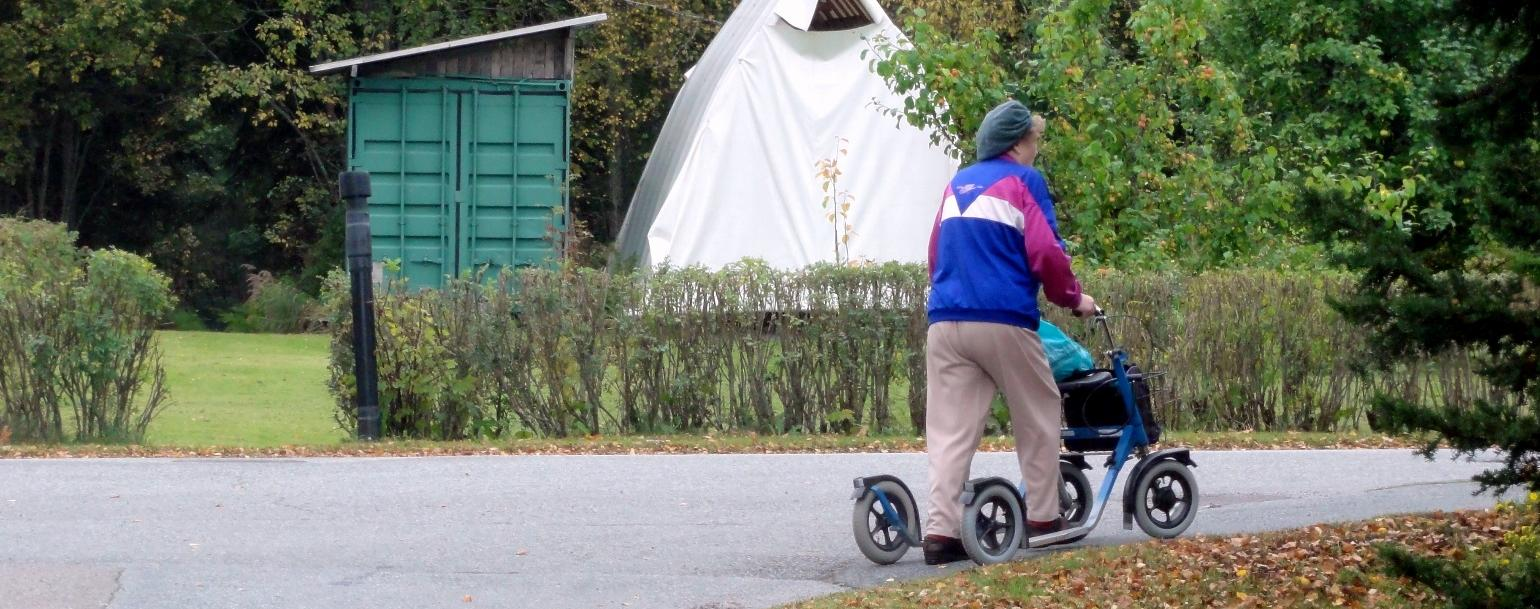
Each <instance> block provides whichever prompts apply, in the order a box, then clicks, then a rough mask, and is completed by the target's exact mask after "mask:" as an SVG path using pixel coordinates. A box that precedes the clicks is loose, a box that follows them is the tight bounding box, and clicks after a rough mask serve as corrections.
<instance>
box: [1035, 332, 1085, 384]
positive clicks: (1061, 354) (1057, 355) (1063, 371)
mask: <svg viewBox="0 0 1540 609" xmlns="http://www.w3.org/2000/svg"><path fill="white" fill-rule="evenodd" d="M1037 335H1038V337H1039V338H1042V339H1043V353H1044V354H1047V355H1048V366H1049V367H1051V368H1052V369H1053V380H1055V381H1062V380H1064V379H1067V378H1069V377H1071V376H1074V375H1075V373H1076V372H1082V371H1085V370H1090V369H1092V368H1095V367H1096V362H1095V361H1094V360H1092V359H1091V352H1090V351H1086V350H1085V347H1082V346H1080V343H1077V342H1075V339H1072V338H1070V337H1068V336H1066V335H1065V334H1064V331H1063V330H1060V329H1059V328H1058V327H1057V326H1055V325H1053V324H1051V323H1048V320H1046V319H1045V320H1042V321H1041V322H1039V323H1038V325H1037Z"/></svg>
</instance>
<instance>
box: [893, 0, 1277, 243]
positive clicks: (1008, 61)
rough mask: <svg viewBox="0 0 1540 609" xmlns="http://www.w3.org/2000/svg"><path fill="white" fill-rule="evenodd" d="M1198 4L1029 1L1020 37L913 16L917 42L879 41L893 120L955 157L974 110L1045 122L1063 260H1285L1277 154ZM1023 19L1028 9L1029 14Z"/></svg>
mask: <svg viewBox="0 0 1540 609" xmlns="http://www.w3.org/2000/svg"><path fill="white" fill-rule="evenodd" d="M1219 9H1220V5H1218V4H1217V3H1214V2H1211V1H1207V0H1170V1H1165V0H1154V1H1149V2H1143V3H1137V4H1130V3H1121V2H1113V1H1111V0H1076V1H1072V2H1068V3H1063V4H1056V5H1051V6H1044V7H1041V8H1039V9H1036V10H1035V14H1037V15H1040V20H1039V21H1037V23H1036V26H1035V27H1034V28H1033V29H1032V31H1031V32H1030V35H1029V36H1025V38H1026V41H1025V43H1024V44H1008V43H1006V42H1004V40H1005V39H1004V38H1002V34H1001V33H999V32H996V31H994V30H991V29H987V28H979V29H976V30H974V31H973V33H972V34H971V35H966V36H963V37H958V36H954V35H952V34H950V33H947V32H943V31H940V30H938V29H936V28H935V27H933V26H931V25H930V24H928V23H926V22H925V21H924V19H925V17H926V16H927V15H928V13H926V12H924V11H923V10H922V11H918V12H915V13H911V14H910V16H909V18H908V20H907V21H906V24H907V26H908V27H909V28H910V30H911V31H912V32H913V44H912V45H911V46H907V47H905V46H901V45H896V44H891V43H890V44H886V45H882V46H879V48H878V54H877V55H878V58H877V60H876V62H875V69H876V71H877V72H878V74H879V75H881V76H883V77H884V78H886V79H888V81H889V82H890V83H891V84H892V85H893V86H894V87H895V89H896V90H898V91H899V92H900V93H904V94H906V95H907V96H908V99H907V100H906V103H905V107H904V108H902V109H893V113H894V114H896V115H898V116H901V117H903V118H905V119H907V120H909V121H910V122H911V123H914V124H916V125H918V126H922V127H926V128H931V129H935V130H937V131H938V132H939V133H940V134H941V135H940V137H942V138H943V139H945V140H946V143H948V144H950V145H951V148H952V150H953V151H954V152H955V153H956V154H957V155H958V156H960V157H964V160H966V161H970V162H971V160H972V159H971V158H968V157H970V156H971V154H972V150H971V148H972V146H971V144H970V143H969V140H970V139H971V135H972V134H973V133H974V131H975V130H976V129H977V126H978V122H979V121H980V120H981V119H982V117H983V115H984V113H985V112H986V111H987V110H988V109H989V108H990V107H992V106H994V105H995V104H997V103H999V102H1001V101H1003V100H1004V99H1007V98H1010V97H1015V98H1020V99H1022V100H1023V101H1024V102H1026V103H1027V104H1028V106H1029V107H1032V108H1033V109H1034V110H1035V111H1037V112H1040V113H1042V114H1044V115H1045V116H1046V117H1047V118H1048V124H1049V127H1048V131H1047V133H1046V135H1045V142H1046V143H1045V144H1044V151H1043V156H1042V157H1040V159H1041V160H1040V161H1039V164H1040V165H1041V166H1043V167H1044V168H1045V170H1046V171H1047V173H1048V175H1049V177H1050V182H1051V183H1052V184H1053V186H1054V189H1055V196H1056V197H1057V204H1058V206H1059V207H1060V208H1061V210H1062V211H1061V223H1062V224H1063V225H1064V233H1065V239H1066V241H1067V242H1068V243H1069V244H1070V247H1071V253H1072V254H1074V255H1076V256H1079V257H1082V258H1083V259H1085V260H1087V261H1089V262H1090V263H1091V264H1116V265H1120V266H1135V267H1137V266H1146V267H1148V266H1155V265H1161V264H1167V263H1173V262H1174V263H1177V264H1181V265H1183V266H1188V267H1206V266H1216V265H1232V264H1240V263H1257V262H1279V261H1286V260H1287V258H1286V252H1287V251H1288V248H1286V247H1285V246H1287V245H1289V244H1290V241H1289V237H1290V236H1291V235H1290V234H1289V232H1288V231H1287V230H1286V229H1285V228H1284V227H1282V226H1281V221H1282V216H1283V213H1284V212H1285V211H1286V210H1287V209H1288V205H1289V203H1290V200H1289V197H1288V196H1287V193H1286V192H1285V187H1284V183H1283V181H1282V177H1283V176H1282V175H1281V174H1280V166H1279V163H1278V153H1277V151H1276V150H1275V149H1273V148H1271V147H1268V146H1265V145H1264V143H1263V142H1260V141H1259V140H1258V139H1257V137H1256V132H1255V130H1256V123H1257V120H1256V117H1255V116H1253V115H1252V114H1249V113H1248V112H1247V111H1246V108H1245V103H1244V100H1243V98H1242V97H1241V95H1240V92H1239V90H1238V86H1237V77H1236V75H1235V74H1234V72H1233V71H1231V70H1230V69H1228V68H1227V67H1226V66H1224V65H1222V64H1219V63H1217V62H1214V61H1212V60H1211V58H1210V57H1209V54H1210V53H1211V50H1210V46H1212V43H1211V42H1210V41H1209V33H1210V31H1211V28H1212V25H1213V23H1215V22H1216V21H1218V19H1219ZM1029 12H1033V11H1029Z"/></svg>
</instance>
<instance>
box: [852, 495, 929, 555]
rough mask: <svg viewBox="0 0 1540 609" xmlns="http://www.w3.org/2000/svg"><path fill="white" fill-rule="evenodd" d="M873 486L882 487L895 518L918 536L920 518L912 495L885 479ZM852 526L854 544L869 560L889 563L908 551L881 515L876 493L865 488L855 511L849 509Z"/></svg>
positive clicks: (881, 510)
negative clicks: (896, 515) (895, 515)
mask: <svg viewBox="0 0 1540 609" xmlns="http://www.w3.org/2000/svg"><path fill="white" fill-rule="evenodd" d="M872 489H882V492H883V494H885V495H887V497H888V503H890V504H892V506H893V511H895V512H897V513H898V520H899V521H900V522H902V523H904V527H906V528H907V529H908V530H909V534H910V535H913V536H915V537H916V538H918V537H919V535H920V518H919V514H918V511H917V510H915V508H914V496H912V495H910V494H909V491H907V490H905V489H904V487H903V486H902V485H900V484H898V483H897V482H893V481H891V480H884V481H882V482H878V483H877V484H874V485H872ZM850 524H851V529H852V532H853V533H855V536H856V546H857V547H859V548H861V553H862V554H865V555H866V557H867V558H868V559H871V561H872V562H874V563H877V564H879V565H891V564H893V563H895V562H898V559H900V558H903V557H904V553H905V552H908V551H909V542H908V541H906V540H904V536H903V535H902V534H900V533H899V531H898V527H895V526H893V524H892V523H891V522H889V520H888V518H887V515H886V514H884V510H883V507H882V502H881V501H878V500H877V493H876V492H874V491H873V490H871V489H867V491H866V493H865V494H863V495H861V498H860V499H858V500H856V506H855V510H854V511H852V512H851V522H850Z"/></svg>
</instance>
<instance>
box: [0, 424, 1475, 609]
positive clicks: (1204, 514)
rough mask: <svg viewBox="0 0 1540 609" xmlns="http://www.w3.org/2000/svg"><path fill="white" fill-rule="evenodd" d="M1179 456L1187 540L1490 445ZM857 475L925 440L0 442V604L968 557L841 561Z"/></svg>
mask: <svg viewBox="0 0 1540 609" xmlns="http://www.w3.org/2000/svg"><path fill="white" fill-rule="evenodd" d="M1195 458H1196V460H1197V462H1198V465H1199V468H1198V470H1197V474H1198V483H1199V488H1200V490H1201V492H1202V496H1201V500H1200V502H1199V503H1200V505H1201V509H1200V511H1199V514H1198V517H1197V521H1196V523H1195V524H1194V525H1193V527H1192V529H1190V530H1189V532H1188V533H1187V534H1188V535H1192V534H1197V533H1209V534H1228V533H1236V532H1250V531H1263V530H1270V529H1280V528H1288V527H1294V526H1300V525H1306V524H1312V523H1318V522H1328V521H1340V520H1352V519H1361V518H1367V517H1372V516H1375V515H1380V514H1388V513H1399V512H1413V511H1429V510H1436V509H1456V508H1471V507H1481V506H1486V505H1490V504H1491V503H1492V502H1493V501H1494V499H1493V498H1492V497H1490V496H1481V497H1472V496H1471V492H1472V491H1473V490H1474V485H1473V484H1471V483H1469V482H1468V479H1469V477H1470V476H1471V475H1472V474H1474V473H1476V472H1477V471H1480V470H1481V469H1484V468H1485V467H1487V466H1489V465H1490V464H1489V463H1479V462H1478V463H1467V462H1453V461H1450V460H1448V459H1440V460H1438V461H1435V462H1431V463H1430V462H1426V461H1424V460H1422V459H1421V458H1418V457H1415V456H1413V455H1412V454H1411V453H1410V452H1409V451H1405V450H1396V451H1367V450H1366V451H1265V452H1199V453H1196V454H1195ZM1013 463H1014V457H1013V456H1011V455H1009V454H999V453H996V454H983V455H980V456H979V458H978V460H977V461H975V463H974V472H975V474H981V475H982V474H988V475H1005V476H1007V477H1014V475H1015V473H1014V472H1013V469H1012V468H1013V465H1012V464H1013ZM1098 465H1099V464H1098ZM875 473H892V474H897V475H899V476H901V477H902V478H904V479H905V480H906V481H908V482H909V483H910V485H911V486H912V487H914V488H917V489H922V488H924V487H925V480H924V478H925V476H924V473H925V461H924V455H920V454H890V455H878V454H867V455H717V456H706V455H690V456H576V457H463V458H458V457H455V458H451V457H437V458H368V459H123V460H0V609H55V608H77V607H78V608H86V607H91V608H96V607H111V608H113V609H169V608H182V607H186V608H199V609H206V608H259V607H274V608H279V607H282V608H300V607H303V608H327V609H333V608H339V609H340V608H353V607H357V608H368V609H391V608H403V609H423V608H435V607H444V608H448V607H455V608H465V607H536V608H551V609H560V608H568V607H571V608H579V607H581V608H591V607H605V608H638V609H640V608H650V607H657V608H708V607H711V608H728V607H735V608H736V607H769V606H774V605H777V604H780V603H785V602H789V601H793V600H798V599H803V598H808V597H813V596H819V595H823V594H827V593H832V592H839V591H842V590H847V589H850V588H853V587H866V586H874V585H878V584H881V583H883V582H884V581H886V580H888V579H890V578H897V579H904V578H913V577H925V576H931V575H936V574H944V573H947V572H950V571H953V570H956V569H958V568H964V567H963V566H962V565H961V564H958V565H954V566H952V567H949V568H947V569H941V568H937V567H927V566H925V565H924V563H923V561H922V560H921V557H920V553H919V552H918V551H917V550H916V551H912V552H910V554H909V555H907V556H906V557H905V558H904V559H903V560H902V561H900V562H899V563H898V564H896V565H892V566H888V567H878V566H876V565H873V564H871V563H868V562H867V561H866V560H865V559H864V558H863V557H862V556H861V555H860V553H859V552H858V551H857V550H856V548H855V544H854V542H853V541H852V539H851V536H850V535H851V534H850V511H851V505H852V503H851V501H850V500H849V494H850V480H851V479H852V478H854V477H855V476H857V475H863V474H875ZM1091 478H1092V482H1093V483H1096V482H1097V481H1098V480H1099V479H1100V478H1101V470H1100V468H1098V469H1097V470H1095V471H1093V472H1091ZM924 503H925V500H924V498H923V497H922V498H921V506H922V509H923V506H924ZM1121 524H1122V523H1121V513H1120V511H1119V510H1118V508H1117V507H1116V506H1114V507H1112V508H1109V509H1108V511H1107V513H1106V514H1105V515H1104V516H1103V522H1102V524H1101V526H1100V528H1098V529H1097V530H1096V531H1095V532H1094V533H1092V535H1091V537H1090V538H1088V539H1087V540H1086V541H1084V542H1082V543H1091V544H1110V543H1125V542H1132V541H1139V540H1143V539H1145V537H1144V536H1143V534H1142V533H1140V532H1139V531H1138V529H1137V527H1136V528H1135V530H1133V531H1125V530H1123V529H1122V527H1121ZM1029 556H1030V554H1029Z"/></svg>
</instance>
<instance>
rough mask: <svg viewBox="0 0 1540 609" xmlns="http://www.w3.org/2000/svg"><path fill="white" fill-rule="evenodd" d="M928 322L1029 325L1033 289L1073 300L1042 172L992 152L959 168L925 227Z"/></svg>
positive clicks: (1032, 325) (1071, 277) (1052, 298)
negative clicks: (929, 225) (933, 218)
mask: <svg viewBox="0 0 1540 609" xmlns="http://www.w3.org/2000/svg"><path fill="white" fill-rule="evenodd" d="M930 286H931V289H930V301H929V303H928V304H927V306H926V313H927V315H928V316H929V318H930V323H936V322H941V321H982V322H993V323H1001V324H1007V325H1012V326H1018V327H1022V328H1026V329H1028V330H1033V331H1036V330H1037V324H1038V319H1039V317H1040V315H1039V313H1038V308H1037V291H1038V289H1039V288H1041V289H1042V290H1043V295H1044V296H1046V297H1047V298H1048V301H1049V302H1051V303H1053V304H1056V305H1059V306H1061V307H1068V308H1073V307H1075V306H1076V305H1078V304H1080V282H1079V281H1077V280H1076V279H1075V273H1074V272H1073V271H1071V270H1070V264H1069V255H1068V254H1065V253H1064V241H1063V240H1061V239H1060V238H1059V222H1058V220H1057V219H1056V218H1055V217H1054V213H1053V199H1052V198H1051V197H1050V196H1049V195H1048V182H1047V181H1046V180H1044V179H1043V174H1041V173H1038V171H1037V170H1036V169H1034V168H1032V167H1028V166H1026V165H1022V164H1020V163H1017V162H1015V161H1014V160H1011V159H1010V158H1009V157H1005V156H1000V157H996V158H993V159H990V160H987V161H982V162H980V163H978V164H975V165H970V166H968V167H964V168H963V169H962V170H961V171H959V172H957V177H955V178H952V183H951V184H948V185H947V188H946V191H945V193H943V195H942V201H941V209H940V211H938V212H936V225H935V228H933V229H931V233H930Z"/></svg>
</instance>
